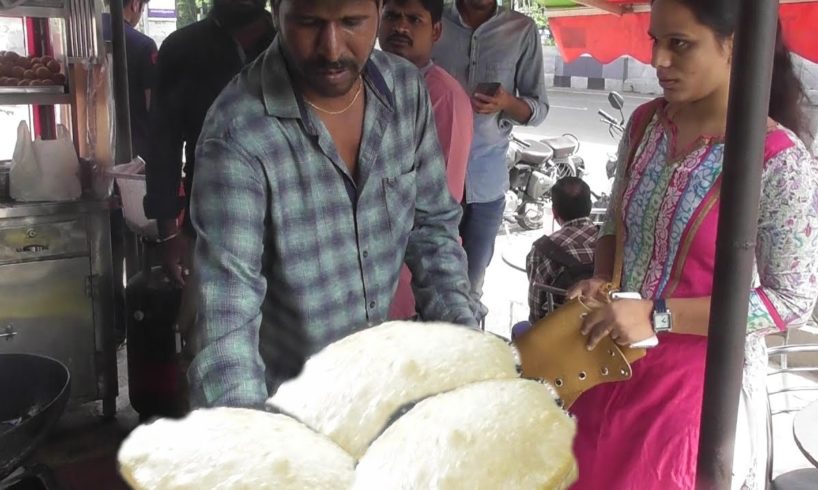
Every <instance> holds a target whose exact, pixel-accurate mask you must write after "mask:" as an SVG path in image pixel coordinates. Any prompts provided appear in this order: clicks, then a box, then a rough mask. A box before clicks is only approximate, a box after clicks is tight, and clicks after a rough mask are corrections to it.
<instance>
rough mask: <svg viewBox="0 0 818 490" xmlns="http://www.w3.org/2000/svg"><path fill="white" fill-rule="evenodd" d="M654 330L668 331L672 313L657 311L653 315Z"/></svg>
mask: <svg viewBox="0 0 818 490" xmlns="http://www.w3.org/2000/svg"><path fill="white" fill-rule="evenodd" d="M653 324H654V326H655V328H654V330H656V331H657V332H667V331H668V330H670V315H668V314H667V313H657V314H656V315H655V316H654V317H653Z"/></svg>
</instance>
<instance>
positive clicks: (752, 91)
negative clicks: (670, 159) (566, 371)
mask: <svg viewBox="0 0 818 490" xmlns="http://www.w3.org/2000/svg"><path fill="white" fill-rule="evenodd" d="M739 5H740V6H739V23H738V26H737V28H736V33H735V37H734V50H733V68H732V73H731V83H730V104H729V109H728V115H727V134H726V147H725V154H724V169H723V172H722V184H721V204H720V208H719V227H718V236H717V239H716V265H715V277H714V284H713V296H712V302H711V307H710V329H709V334H708V339H707V368H706V372H705V385H704V400H703V403H702V417H701V434H700V436H699V455H698V475H697V489H699V490H703V489H704V490H709V489H719V490H721V489H728V488H730V484H731V480H732V468H733V450H734V445H735V433H736V418H737V415H738V409H737V408H738V402H739V395H740V392H741V381H742V366H743V362H744V343H745V332H746V328H747V310H748V302H749V294H750V284H751V281H752V272H753V259H754V255H755V241H756V234H757V231H758V230H757V228H758V226H757V225H758V202H759V195H760V192H761V170H762V165H763V158H764V138H765V134H766V130H767V114H768V107H769V100H770V80H771V77H772V65H773V52H774V48H775V35H776V25H777V19H778V2H777V1H774V0H743V1H741V2H739Z"/></svg>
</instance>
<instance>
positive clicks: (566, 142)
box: [541, 136, 577, 158]
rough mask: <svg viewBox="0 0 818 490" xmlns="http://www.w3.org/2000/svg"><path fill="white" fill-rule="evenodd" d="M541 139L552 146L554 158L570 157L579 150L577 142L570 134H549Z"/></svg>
mask: <svg viewBox="0 0 818 490" xmlns="http://www.w3.org/2000/svg"><path fill="white" fill-rule="evenodd" d="M541 141H542V142H543V143H545V144H546V145H548V146H549V147H551V149H552V150H553V156H554V158H568V157H569V156H571V155H573V154H574V153H575V152H576V151H577V142H576V141H575V140H574V139H573V138H570V137H568V136H548V137H546V138H543V139H542V140H541Z"/></svg>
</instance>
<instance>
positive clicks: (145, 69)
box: [122, 0, 158, 159]
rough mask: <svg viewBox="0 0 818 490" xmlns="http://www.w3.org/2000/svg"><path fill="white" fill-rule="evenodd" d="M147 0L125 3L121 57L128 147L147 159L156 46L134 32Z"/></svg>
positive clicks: (127, 1)
mask: <svg viewBox="0 0 818 490" xmlns="http://www.w3.org/2000/svg"><path fill="white" fill-rule="evenodd" d="M147 3H148V2H147V0H125V3H124V4H123V5H122V7H123V11H122V17H123V19H124V20H125V55H126V57H127V61H128V104H129V105H130V112H131V148H132V149H133V156H137V155H138V156H141V157H142V158H143V159H144V158H146V157H147V154H148V149H149V147H150V137H149V131H148V128H149V127H150V121H149V119H148V110H149V109H150V105H151V88H152V87H153V83H154V77H155V74H156V59H157V57H158V53H157V51H156V43H155V42H154V41H153V39H151V38H150V37H148V36H146V35H145V34H143V33H141V32H139V31H138V30H136V26H137V25H139V20H140V19H141V18H142V12H143V10H144V9H145V5H147Z"/></svg>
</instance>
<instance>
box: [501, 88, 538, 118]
mask: <svg viewBox="0 0 818 490" xmlns="http://www.w3.org/2000/svg"><path fill="white" fill-rule="evenodd" d="M504 112H505V113H506V115H507V116H509V117H510V118H511V119H514V120H515V121H517V122H518V123H520V124H526V123H528V121H529V120H531V116H532V111H531V106H529V105H528V102H526V101H525V100H523V99H521V98H519V97H514V96H513V95H510V96H509V98H508V104H507V106H506V108H505V111H504Z"/></svg>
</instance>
